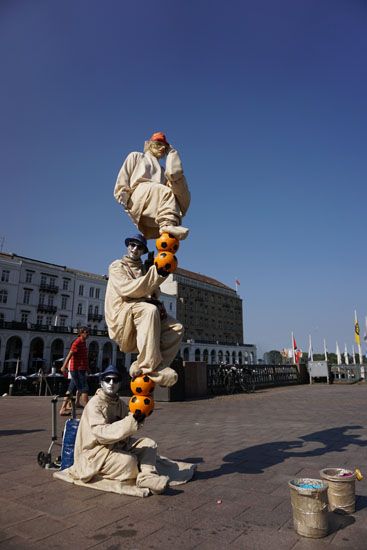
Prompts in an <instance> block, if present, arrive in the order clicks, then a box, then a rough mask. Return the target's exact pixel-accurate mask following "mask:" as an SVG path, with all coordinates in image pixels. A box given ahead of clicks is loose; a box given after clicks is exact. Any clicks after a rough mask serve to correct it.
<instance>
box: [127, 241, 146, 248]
mask: <svg viewBox="0 0 367 550" xmlns="http://www.w3.org/2000/svg"><path fill="white" fill-rule="evenodd" d="M129 246H131V247H132V248H135V247H136V248H137V249H138V250H144V246H143V245H142V244H138V243H133V242H132V241H130V242H129Z"/></svg>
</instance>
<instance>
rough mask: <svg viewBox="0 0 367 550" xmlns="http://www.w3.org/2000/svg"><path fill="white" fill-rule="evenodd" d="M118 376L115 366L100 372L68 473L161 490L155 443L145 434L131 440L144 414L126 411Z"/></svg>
mask: <svg viewBox="0 0 367 550" xmlns="http://www.w3.org/2000/svg"><path fill="white" fill-rule="evenodd" d="M120 382H121V377H120V373H119V371H118V370H117V368H116V367H114V366H112V365H111V366H109V367H107V369H106V370H105V371H104V372H103V373H102V376H101V388H100V389H98V390H97V392H96V394H95V395H94V396H93V397H92V399H91V400H90V401H89V403H88V406H87V407H85V409H84V412H83V415H82V417H81V420H80V425H79V428H78V433H77V438H76V442H75V450H74V465H73V466H72V467H71V468H69V470H68V475H69V476H70V477H71V478H72V479H74V480H79V481H82V482H88V481H91V480H92V479H93V478H95V477H96V476H97V477H98V478H99V479H102V480H103V479H105V480H113V481H117V482H120V483H121V482H130V483H131V482H132V481H133V480H136V482H135V483H136V486H137V487H139V488H140V489H147V492H148V490H149V492H151V493H153V494H159V493H162V492H163V491H164V490H165V489H166V487H167V485H168V482H169V478H168V476H165V475H159V474H158V473H157V469H156V457H157V444H156V443H155V441H153V440H152V439H150V438H148V437H143V438H140V439H133V438H132V437H131V436H132V435H133V434H135V433H136V432H137V431H138V429H139V427H140V426H141V425H142V421H143V420H144V416H140V415H139V414H137V413H135V414H134V415H132V414H131V413H129V411H128V407H127V405H126V404H125V403H124V402H123V401H122V399H120V398H119V396H118V390H119V388H120ZM107 490H109V489H107Z"/></svg>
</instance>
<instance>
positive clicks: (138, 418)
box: [133, 411, 145, 424]
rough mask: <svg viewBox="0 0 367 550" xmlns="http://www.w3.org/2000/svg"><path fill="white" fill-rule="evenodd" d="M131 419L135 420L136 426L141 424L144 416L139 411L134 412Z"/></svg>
mask: <svg viewBox="0 0 367 550" xmlns="http://www.w3.org/2000/svg"><path fill="white" fill-rule="evenodd" d="M133 417H134V418H135V420H136V421H137V423H138V424H141V423H142V422H144V420H145V414H144V413H142V412H140V411H135V412H134V414H133Z"/></svg>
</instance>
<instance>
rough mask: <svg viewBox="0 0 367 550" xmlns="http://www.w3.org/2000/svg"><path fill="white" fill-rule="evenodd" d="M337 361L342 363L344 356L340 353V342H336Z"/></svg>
mask: <svg viewBox="0 0 367 550" xmlns="http://www.w3.org/2000/svg"><path fill="white" fill-rule="evenodd" d="M336 362H337V364H338V365H341V364H342V356H341V354H340V349H339V345H338V342H337V343H336Z"/></svg>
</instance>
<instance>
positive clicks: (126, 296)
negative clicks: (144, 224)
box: [105, 234, 183, 387]
mask: <svg viewBox="0 0 367 550" xmlns="http://www.w3.org/2000/svg"><path fill="white" fill-rule="evenodd" d="M125 245H126V246H127V254H126V255H125V256H123V257H122V258H121V259H119V260H115V261H114V262H112V264H111V265H110V267H109V278H108V284H107V290H106V299H105V318H106V323H107V327H108V334H109V336H110V338H111V339H112V340H114V341H115V342H116V343H117V344H118V346H119V347H120V350H121V351H123V352H125V353H136V352H137V353H138V356H137V359H136V361H134V362H133V363H132V365H131V367H130V376H132V377H133V378H134V377H135V376H138V375H139V374H147V375H148V376H149V378H151V379H152V380H153V381H154V382H155V383H156V384H158V385H160V386H167V387H170V386H173V385H174V384H175V383H176V381H177V373H176V372H175V371H174V370H173V369H171V368H170V364H171V363H172V361H173V359H174V358H175V357H176V354H177V352H178V350H179V348H180V343H181V340H182V335H183V326H182V325H181V323H179V322H178V321H176V319H174V318H173V317H170V316H169V315H168V314H167V312H166V311H165V308H164V306H163V304H162V303H161V302H160V301H159V300H158V297H159V293H160V291H159V286H160V285H161V284H162V283H163V281H164V280H165V277H163V276H162V275H160V274H159V273H158V271H157V269H156V267H155V266H154V265H152V266H150V267H149V268H148V269H146V268H145V267H144V264H143V263H142V261H141V257H142V256H143V255H144V254H146V253H147V252H148V248H147V241H146V239H145V237H144V236H143V235H140V234H138V235H134V236H133V237H128V238H127V239H125Z"/></svg>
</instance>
